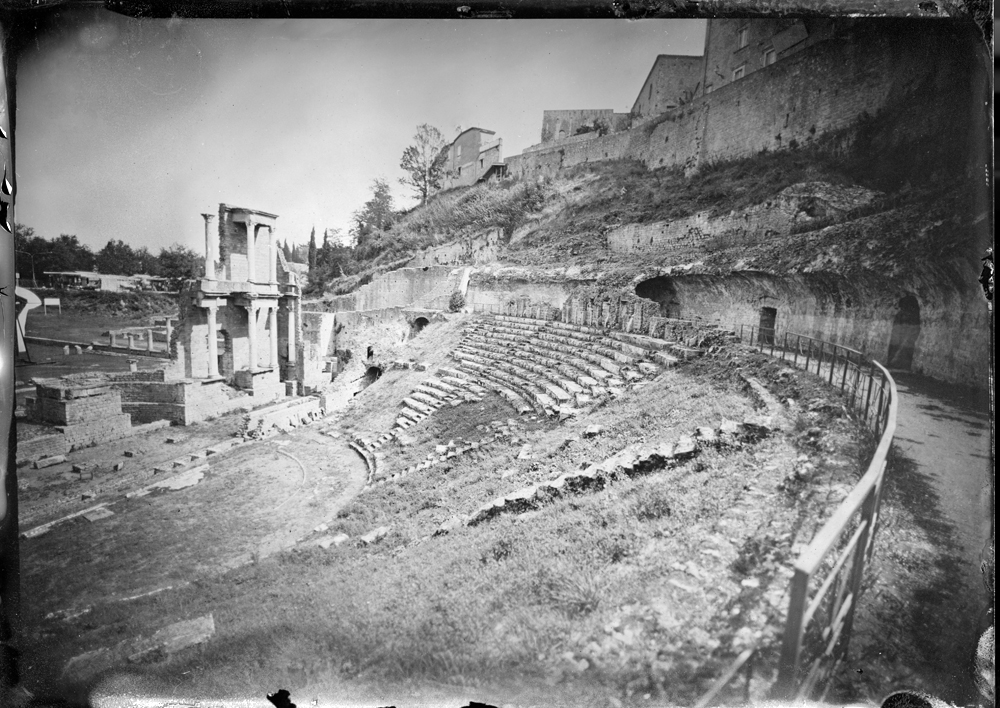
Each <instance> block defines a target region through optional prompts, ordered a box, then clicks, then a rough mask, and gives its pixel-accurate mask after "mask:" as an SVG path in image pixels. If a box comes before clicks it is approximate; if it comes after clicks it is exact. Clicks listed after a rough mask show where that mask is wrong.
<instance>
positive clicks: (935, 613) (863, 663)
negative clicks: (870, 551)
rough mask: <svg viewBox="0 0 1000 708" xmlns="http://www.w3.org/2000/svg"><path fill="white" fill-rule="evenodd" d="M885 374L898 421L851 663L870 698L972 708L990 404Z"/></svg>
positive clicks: (981, 395) (988, 518)
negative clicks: (916, 693)
mask: <svg viewBox="0 0 1000 708" xmlns="http://www.w3.org/2000/svg"><path fill="white" fill-rule="evenodd" d="M893 377H894V378H895V379H896V384H897V387H898V390H899V412H898V418H897V428H896V438H895V445H894V455H893V459H892V461H891V463H890V467H889V470H888V472H887V477H886V498H885V502H884V513H883V518H884V522H883V528H881V529H880V530H879V537H878V540H877V553H876V557H875V560H874V562H873V564H872V566H871V568H870V575H871V579H872V582H873V585H872V587H871V588H870V590H869V591H868V592H867V593H866V594H865V596H863V598H862V600H861V604H860V606H859V618H858V622H857V624H856V631H855V635H854V637H853V638H852V644H851V656H850V658H849V661H848V663H849V664H850V670H851V671H853V672H854V673H855V674H856V677H855V678H856V679H858V680H859V682H860V683H862V684H866V686H867V688H866V690H867V692H868V693H869V694H875V695H874V696H869V697H873V698H874V697H877V698H881V697H884V695H885V694H886V693H888V692H890V691H892V690H898V689H903V688H917V689H920V690H925V691H928V692H931V693H933V694H935V695H937V696H939V697H940V698H943V699H944V700H947V701H950V702H952V703H955V704H957V705H970V704H974V702H975V700H976V692H975V688H974V685H973V682H972V677H971V673H970V671H971V660H972V652H973V650H974V647H975V643H976V640H977V638H978V624H979V622H980V619H981V614H982V612H983V610H984V609H985V604H986V596H985V591H984V587H983V582H982V578H981V575H980V571H979V564H980V554H981V552H982V549H983V545H984V544H985V542H986V540H987V539H988V538H989V535H990V532H991V522H992V499H991V490H990V485H989V474H991V471H992V463H991V454H990V419H989V399H988V397H987V396H986V394H985V392H973V391H969V390H962V389H958V388H956V387H954V386H950V385H947V384H942V383H939V382H935V381H932V380H930V379H926V378H923V377H920V376H916V375H913V374H909V373H905V372H893ZM845 668H846V667H845ZM862 672H867V673H866V674H865V675H864V678H863V679H861V678H859V677H860V676H862V675H863V674H862Z"/></svg>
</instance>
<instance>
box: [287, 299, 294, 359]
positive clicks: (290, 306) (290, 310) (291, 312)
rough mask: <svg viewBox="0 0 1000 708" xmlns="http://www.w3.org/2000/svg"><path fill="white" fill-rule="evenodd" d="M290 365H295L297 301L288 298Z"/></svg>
mask: <svg viewBox="0 0 1000 708" xmlns="http://www.w3.org/2000/svg"><path fill="white" fill-rule="evenodd" d="M288 363H289V364H294V363H295V300H293V299H292V298H288Z"/></svg>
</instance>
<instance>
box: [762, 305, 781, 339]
mask: <svg viewBox="0 0 1000 708" xmlns="http://www.w3.org/2000/svg"><path fill="white" fill-rule="evenodd" d="M777 321H778V310H777V308H774V307H762V308H760V336H759V338H758V339H759V343H760V344H774V328H775V323H777Z"/></svg>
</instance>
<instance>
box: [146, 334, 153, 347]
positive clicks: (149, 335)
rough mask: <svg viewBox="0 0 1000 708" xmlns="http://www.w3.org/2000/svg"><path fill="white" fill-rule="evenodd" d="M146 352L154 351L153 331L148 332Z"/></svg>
mask: <svg viewBox="0 0 1000 708" xmlns="http://www.w3.org/2000/svg"><path fill="white" fill-rule="evenodd" d="M146 351H147V352H151V351H153V330H151V329H147V330H146Z"/></svg>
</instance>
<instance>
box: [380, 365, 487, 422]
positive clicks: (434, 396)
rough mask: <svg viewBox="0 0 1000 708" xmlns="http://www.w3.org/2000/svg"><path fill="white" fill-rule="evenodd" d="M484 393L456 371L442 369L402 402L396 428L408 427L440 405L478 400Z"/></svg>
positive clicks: (484, 391)
mask: <svg viewBox="0 0 1000 708" xmlns="http://www.w3.org/2000/svg"><path fill="white" fill-rule="evenodd" d="M485 393H486V389H484V388H482V387H481V386H478V385H476V384H475V383H473V382H472V381H469V380H468V379H466V378H464V377H462V376H461V375H459V374H458V372H456V371H454V370H451V369H444V370H442V371H439V372H438V376H436V377H431V378H428V379H425V380H424V381H423V382H422V383H420V384H419V385H418V386H417V387H416V388H415V389H414V390H413V392H412V393H411V394H410V395H409V396H408V397H406V398H404V399H403V408H402V409H401V410H400V412H399V417H398V418H397V419H396V427H397V428H400V429H406V428H409V427H410V426H411V425H414V424H416V423H419V422H420V421H422V420H423V419H424V418H426V417H427V416H429V415H431V414H432V413H433V412H434V411H436V410H437V409H439V408H441V407H442V406H446V405H458V404H459V403H461V402H463V401H478V400H480V399H481V398H482V396H483V395H484V394H485Z"/></svg>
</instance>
